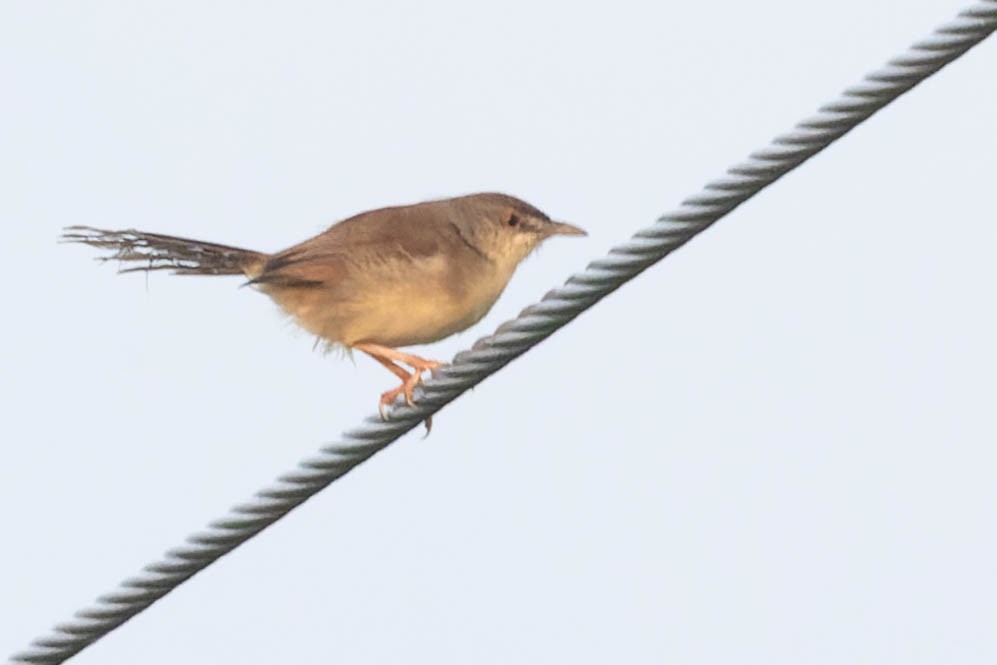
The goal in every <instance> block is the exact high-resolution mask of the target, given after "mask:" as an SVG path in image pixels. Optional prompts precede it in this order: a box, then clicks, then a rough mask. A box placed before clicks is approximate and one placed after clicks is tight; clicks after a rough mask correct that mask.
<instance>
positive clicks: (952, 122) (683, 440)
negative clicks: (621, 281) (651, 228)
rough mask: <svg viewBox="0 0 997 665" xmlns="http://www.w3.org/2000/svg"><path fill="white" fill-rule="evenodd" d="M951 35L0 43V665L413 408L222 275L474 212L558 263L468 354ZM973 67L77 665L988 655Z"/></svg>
mask: <svg viewBox="0 0 997 665" xmlns="http://www.w3.org/2000/svg"><path fill="white" fill-rule="evenodd" d="M966 4H967V3H966V2H965V0H953V1H949V0H917V1H914V0H911V1H908V2H891V1H887V0H839V1H838V2H833V3H829V2H790V1H789V0H761V1H760V2H752V3H742V2H733V1H727V2H710V3H695V2H670V3H662V2H656V3H652V2H625V1H624V2H615V3H612V4H609V3H604V4H603V5H602V6H601V7H598V6H593V5H589V6H586V5H584V4H582V3H569V2H551V3H537V2H515V1H514V2H501V3H489V4H488V5H487V6H484V5H479V4H477V3H467V2H449V3H448V2H436V1H434V0H429V1H425V2H420V3H390V2H374V3H332V2H327V3H312V2H294V1H292V2H284V3H262V2H253V3H248V2H238V3H237V2H196V3H195V2H169V3H165V2H164V3H138V2H124V1H119V2H112V1H108V2H74V3H70V2H37V1H29V0H25V1H20V0H5V1H4V2H3V4H2V8H0V82H2V84H0V85H2V92H0V96H2V98H3V101H2V110H0V181H2V183H3V184H2V190H0V220H2V225H3V226H2V228H3V242H2V243H0V254H2V255H0V283H2V284H3V285H4V287H5V288H4V305H5V315H4V326H3V333H2V334H3V340H4V343H3V344H2V345H0V372H2V376H3V381H2V382H0V409H2V417H0V428H2V429H0V436H2V441H3V443H2V450H3V464H0V523H2V525H3V531H2V535H0V540H2V542H3V545H2V546H0V564H2V565H0V657H2V656H5V655H8V654H11V653H13V652H15V651H18V650H21V649H22V648H24V647H26V646H27V644H28V642H29V641H30V640H31V639H32V638H34V637H36V636H37V635H39V634H41V633H43V632H45V631H47V630H49V629H50V627H51V626H52V625H53V624H55V623H56V622H58V621H62V620H64V619H67V618H69V616H70V615H71V614H72V612H73V611H75V610H76V609H78V608H79V607H81V606H83V605H86V604H89V603H90V602H92V601H93V600H94V598H96V597H97V596H98V595H100V594H101V593H104V592H106V591H109V590H110V589H112V588H113V587H114V586H115V585H116V584H117V583H118V582H119V581H120V580H122V579H123V578H125V577H127V576H129V575H131V574H133V573H134V572H136V571H137V570H138V569H139V568H140V567H141V566H142V565H144V564H145V563H147V562H148V561H150V560H152V559H155V558H157V557H159V555H160V554H161V553H162V552H163V551H164V550H166V549H168V548H170V547H172V546H174V545H176V544H179V542H180V541H181V540H182V539H183V538H184V537H185V536H186V535H187V534H188V533H190V532H192V531H194V530H197V529H200V528H201V527H202V526H203V525H204V524H206V523H207V522H208V521H210V520H211V519H214V518H215V517H218V516H220V515H221V514H223V513H224V511H225V510H226V509H227V508H228V507H229V506H231V505H233V504H235V503H238V502H241V501H243V500H244V499H246V498H248V497H249V496H250V495H251V494H252V493H253V492H254V491H255V490H257V489H258V488H259V487H261V486H263V485H265V484H267V483H269V482H270V481H271V480H272V479H273V478H275V477H276V476H277V475H279V474H280V473H282V472H284V471H285V470H287V469H289V468H291V467H292V466H293V465H294V464H295V463H296V462H297V461H298V460H299V459H301V458H303V457H305V456H308V455H310V454H312V453H313V452H314V451H315V450H316V449H317V448H318V447H319V446H320V445H322V444H323V443H325V442H329V441H333V440H335V439H336V438H337V437H338V435H339V433H340V432H342V431H343V430H345V429H349V428H352V427H354V426H356V425H357V424H359V423H360V421H361V420H362V419H363V418H364V417H366V416H367V415H369V414H371V413H372V412H374V410H375V409H376V403H377V396H378V395H379V394H380V392H381V391H382V390H385V389H386V388H389V387H392V386H393V385H394V378H393V377H392V376H390V375H389V374H388V373H387V372H385V371H384V370H383V369H382V368H381V367H379V366H378V365H377V364H376V363H374V362H372V361H370V360H369V359H367V358H365V357H360V356H359V354H358V357H357V358H356V361H355V363H351V362H350V361H349V360H347V359H343V358H340V357H338V356H336V355H329V356H323V355H321V354H320V353H317V352H314V351H313V350H312V339H311V338H309V336H308V335H306V334H304V333H301V332H298V331H296V330H295V329H294V327H293V325H292V324H291V323H290V322H289V321H287V320H285V319H284V318H283V317H282V316H281V315H280V314H279V313H278V312H277V310H276V308H275V307H274V306H273V305H272V304H271V303H270V302H269V301H268V300H267V299H266V298H265V297H263V296H262V295H260V294H258V293H254V292H253V291H252V290H250V289H239V288H237V287H238V285H239V283H240V281H239V280H238V279H233V278H179V277H170V276H167V275H164V274H156V275H152V276H150V277H148V279H146V278H145V277H143V276H141V275H127V276H117V275H115V270H114V266H113V265H99V264H97V263H95V262H94V261H93V260H92V258H93V256H94V255H95V252H94V251H92V250H90V249H89V248H85V247H78V246H66V245H59V244H57V243H56V238H57V236H58V234H59V232H60V229H61V228H62V227H63V226H65V225H69V224H89V225H95V226H102V227H108V228H128V227H136V228H141V229H147V230H152V231H158V232H163V233H170V234H177V235H187V236H193V237H196V238H202V239H205V240H211V241H219V242H224V243H228V244H235V245H241V246H246V247H249V248H252V249H259V250H266V251H270V250H277V249H281V248H283V247H286V246H288V245H291V244H293V243H295V242H297V241H299V240H302V239H304V238H306V237H308V236H310V235H312V234H314V233H315V232H317V231H319V230H321V229H323V228H324V227H325V226H327V225H328V224H330V223H332V222H334V221H336V220H339V219H342V218H344V217H346V216H349V215H351V214H354V213H356V212H359V211H362V210H365V209H368V208H372V207H378V206H383V205H389V204H399V203H410V202H415V201H419V200H423V199H427V198H434V197H440V196H449V195H455V194H462V193H467V192H472V191H479V190H499V191H504V192H508V193H510V194H514V195H516V196H519V197H522V198H524V199H526V200H528V201H529V202H531V203H533V204H534V205H536V206H538V207H540V208H541V209H543V210H545V211H547V212H548V213H549V214H550V215H551V216H553V217H556V218H559V219H564V220H568V221H570V222H572V223H575V224H578V225H580V226H582V227H584V228H586V229H588V231H589V233H590V235H589V236H588V237H587V238H584V239H556V240H553V241H551V242H550V243H549V244H548V245H547V246H545V247H544V248H543V250H542V251H540V252H539V253H538V254H537V255H535V256H533V257H531V258H530V259H529V260H528V261H527V262H526V263H525V264H524V265H523V267H522V269H521V270H520V271H519V272H518V273H517V275H516V276H515V278H514V279H513V281H512V283H511V285H510V286H509V288H508V289H507V291H506V293H505V295H504V296H503V297H502V299H501V300H500V301H499V302H498V304H497V305H496V306H495V307H494V309H493V310H492V312H491V313H490V314H489V316H488V317H487V318H486V319H485V320H484V321H482V322H481V323H480V324H478V325H477V326H476V327H474V328H473V329H472V330H470V331H468V332H466V333H464V334H461V335H458V336H456V337H454V338H451V339H448V340H446V341H444V342H441V343H439V344H436V345H434V346H431V347H421V348H419V349H417V352H419V353H422V354H424V355H428V356H430V357H437V358H441V359H448V358H450V357H452V356H453V354H454V353H456V352H457V351H459V350H461V349H463V348H466V347H467V346H469V345H470V344H471V343H473V341H474V340H475V339H477V338H478V337H480V336H482V335H485V334H488V333H490V332H491V331H492V330H493V329H494V328H495V327H496V326H497V325H498V324H499V323H501V322H502V321H504V320H506V319H508V318H511V317H512V316H514V315H515V314H516V313H517V312H518V311H519V310H520V309H521V308H522V307H524V306H526V305H528V304H530V303H531V302H533V301H534V300H536V299H537V298H539V297H540V296H542V294H543V293H544V292H546V291H547V290H548V289H550V288H551V287H553V286H555V285H557V284H560V283H561V282H562V281H563V280H564V278H565V277H567V276H568V275H569V274H570V273H572V272H575V271H578V270H580V269H581V268H583V267H584V265H585V264H586V263H587V262H588V261H589V260H592V259H594V258H597V257H599V256H601V255H603V254H604V253H605V252H606V251H607V250H608V249H609V248H610V247H611V246H612V245H614V244H616V243H619V242H621V241H623V240H625V239H626V238H627V237H628V236H629V235H630V234H631V233H633V232H634V231H636V230H637V229H639V228H641V227H643V226H646V225H648V224H650V223H651V222H652V221H653V220H654V219H655V217H656V216H657V215H658V214H660V213H662V212H664V211H665V210H668V209H670V208H672V207H674V206H675V205H676V204H677V203H678V202H679V201H680V200H681V199H682V198H683V197H684V196H687V195H689V194H692V193H694V192H696V191H697V190H698V189H699V187H700V186H701V185H702V184H703V183H705V182H706V181H707V180H709V179H711V178H713V177H716V176H719V175H721V174H722V172H723V170H724V169H725V168H726V167H727V166H729V165H730V164H732V163H734V162H736V161H739V160H741V159H742V158H743V157H745V156H746V155H747V153H748V152H750V151H751V150H753V149H756V148H759V147H761V146H763V145H764V144H765V143H766V142H767V141H768V140H769V139H770V138H771V137H772V136H774V135H775V134H776V133H778V132H781V131H784V130H788V129H789V128H790V127H791V126H792V124H793V123H795V122H796V121H797V120H799V119H801V118H802V117H805V116H807V115H809V114H811V113H812V112H813V111H814V110H815V109H816V108H817V106H819V105H820V104H821V103H823V102H825V101H827V100H829V99H831V98H832V97H833V96H834V95H836V94H837V93H838V92H839V91H840V90H841V89H843V88H844V87H846V86H848V85H850V84H852V83H854V82H857V81H858V79H859V78H860V77H861V76H862V75H863V74H864V73H866V72H867V71H869V70H870V69H873V68H875V67H878V66H879V65H880V64H882V62H884V61H885V60H886V59H887V58H889V57H890V56H892V55H894V54H896V53H898V52H900V51H901V50H902V49H904V48H906V47H907V45H908V44H910V43H911V42H913V41H915V40H917V39H920V38H922V37H924V36H926V35H927V34H928V33H929V32H930V30H931V29H933V28H934V27H935V26H936V25H937V24H939V23H940V22H942V21H946V20H949V19H950V18H951V17H953V16H954V15H955V13H956V12H957V11H958V10H959V9H960V8H961V7H963V6H965V5H966ZM995 81H997V40H995V39H994V38H991V39H990V40H989V41H988V42H986V43H984V44H983V45H982V46H980V47H979V48H977V49H976V50H974V51H972V52H970V53H969V54H967V55H966V56H965V57H963V58H962V59H960V60H959V61H957V62H956V63H954V64H953V65H951V66H950V67H948V68H947V69H945V70H943V71H942V72H941V73H940V74H938V75H937V76H936V77H934V78H933V79H931V80H930V81H929V82H927V83H926V84H924V85H922V86H921V87H919V88H917V89H916V90H914V91H913V92H912V93H910V94H908V95H906V96H905V97H904V98H902V99H901V100H899V101H898V102H896V103H894V104H892V105H891V106H890V107H889V108H887V109H886V110H885V111H884V112H882V113H880V114H879V115H877V116H876V117H875V118H873V119H872V120H871V121H869V122H867V123H866V124H865V125H863V126H862V127H861V128H859V129H858V130H857V131H855V132H853V133H852V134H850V135H849V136H847V137H846V138H845V139H843V140H842V141H840V142H839V143H837V144H836V145H834V146H833V147H832V148H831V149H829V150H828V151H827V152H826V153H824V154H821V155H820V156H818V157H817V158H815V159H814V160H812V161H811V162H810V163H808V164H806V165H804V166H803V167H802V168H800V169H798V170H797V171H795V172H794V173H793V174H792V175H790V176H789V177H787V178H785V179H784V180H782V181H780V182H779V183H777V184H776V185H775V186H773V187H771V188H770V189H769V190H767V191H766V192H764V193H763V194H762V195H760V196H758V197H757V198H756V199H755V200H753V201H751V202H750V203H749V204H747V205H745V206H744V207H743V208H742V209H739V210H737V211H736V212H735V213H733V214H732V215H730V217H728V218H727V219H724V220H723V221H722V222H720V223H719V224H718V225H717V226H716V227H714V228H713V229H711V230H710V231H708V232H706V233H705V234H703V235H702V236H701V237H699V238H696V239H695V240H694V241H693V242H692V243H691V244H690V245H689V246H687V247H686V248H684V249H682V250H681V251H679V252H678V253H676V254H675V255H673V256H671V257H669V258H668V260H666V261H665V262H663V263H662V264H661V265H658V266H655V267H654V268H652V269H651V270H649V271H647V272H646V273H645V274H643V275H642V276H641V277H640V278H638V279H637V280H636V281H635V282H634V283H632V284H630V285H628V286H627V287H625V288H623V289H622V290H620V291H618V292H617V293H615V294H613V296H612V297H610V298H608V299H607V300H605V301H604V302H602V303H600V304H599V305H598V306H596V307H595V308H594V309H593V310H592V311H590V312H588V313H586V314H585V315H583V316H582V317H581V318H579V319H578V320H576V321H575V322H573V323H572V324H570V325H569V326H568V327H567V328H565V329H564V330H563V331H561V332H559V333H558V334H557V335H555V336H554V337H553V338H551V339H550V340H549V341H547V342H545V343H544V344H542V345H541V346H540V347H538V348H536V349H535V350H534V351H533V352H531V353H529V354H527V355H526V356H525V357H523V358H521V359H520V360H518V361H516V362H515V363H513V364H512V365H510V366H509V367H507V368H506V369H504V370H503V371H501V372H499V374H497V375H496V376H495V377H493V378H491V379H489V380H488V381H486V382H485V383H484V384H482V385H481V386H480V387H478V388H477V389H476V390H474V391H473V392H472V393H469V394H468V395H466V396H464V397H463V398H461V399H459V400H458V401H457V402H456V403H454V404H452V405H451V406H449V407H448V408H446V409H445V410H444V411H443V412H441V413H440V414H439V415H438V416H437V417H436V421H435V427H434V431H433V434H432V436H430V437H429V438H428V439H426V440H420V438H419V437H420V436H421V434H410V435H408V436H407V437H405V438H404V439H402V440H400V441H398V442H397V443H395V444H394V445H392V446H391V447H389V448H388V449H387V450H385V451H384V452H382V453H380V454H378V455H377V456H376V457H374V458H373V459H372V460H371V461H370V462H368V463H366V464H364V465H363V466H361V467H359V468H358V469H357V470H355V471H354V472H353V473H351V474H349V475H348V476H347V477H346V478H344V479H343V480H342V481H340V482H337V483H335V484H334V485H332V486H331V487H330V488H328V489H327V490H325V491H324V492H322V493H321V494H319V495H318V496H317V497H316V498H314V499H313V500H311V501H310V502H308V503H307V504H306V505H305V506H303V507H302V508H300V509H299V510H297V511H295V512H294V513H292V514H291V515H289V516H288V517H286V518H285V519H283V520H281V521H280V522H279V523H278V524H277V525H276V526H274V527H273V528H271V529H269V530H268V531H266V532H264V533H263V534H261V535H260V536H258V537H256V538H254V539H253V540H251V541H250V542H249V543H247V544H246V545H245V546H243V547H242V548H240V549H238V550H237V551H236V552H234V553H233V554H231V555H229V556H227V557H225V558H224V559H222V560H221V561H219V562H218V563H216V564H215V565H213V566H211V567H210V568H209V569H207V570H206V571H205V572H203V573H202V574H200V575H198V576H197V577H196V578H194V579H193V580H191V581H189V582H188V583H186V584H184V585H183V586H182V587H181V588H180V589H178V590H177V591H176V592H174V593H172V594H171V595H169V596H168V597H166V598H165V599H164V600H162V601H161V602H159V603H157V604H156V605H154V606H153V607H152V608H151V609H149V610H148V611H146V612H144V613H143V614H142V615H140V616H139V617H138V618H136V619H135V620H133V621H131V622H130V623H128V624H126V625H125V626H123V627H122V628H120V629H119V630H117V631H115V632H114V633H113V634H111V635H110V636H109V637H108V638H106V639H104V640H102V641H100V642H99V643H97V644H96V645H94V646H92V647H90V648H88V649H87V650H85V651H84V652H83V653H81V654H80V655H79V656H78V657H76V658H75V659H74V660H73V663H79V664H80V665H85V664H90V663H92V664H95V665H96V664H98V663H100V664H102V665H107V664H111V665H116V664H118V663H121V664H125V663H144V664H146V665H157V664H166V663H169V664H174V663H261V664H262V663H267V664H272V663H285V662H286V663H300V664H312V663H314V664H319V663H322V664H326V663H351V664H354V665H364V664H382V663H399V664H402V663H426V664H430V663H432V664H433V665H439V664H447V663H454V664H457V663H460V664H466V663H478V664H485V663H503V664H505V663H559V664H560V663H618V662H619V663H649V664H650V663H683V664H698V663H702V664H711V665H713V664H717V663H759V664H762V663H764V664H765V665H774V664H787V665H789V664H794V665H795V664H798V663H818V664H823V663H827V664H831V663H834V664H840V663H876V664H878V665H881V664H882V663H905V664H920V663H939V664H941V663H960V664H962V665H967V664H973V663H980V664H983V663H987V664H990V663H993V662H994V660H995V659H997V631H995V630H994V626H995V625H997V573H995V567H994V562H995V561H997V529H995V528H994V524H995V517H997V483H995V480H994V479H995V477H997V418H995V410H997V409H995V397H997V378H995V377H997V350H995V345H994V340H995V339H997V316H995V308H994V302H995V295H994V291H995V285H997V263H995V261H994V251H995V244H997V223H995V220H997V206H995V196H994V194H995V189H997V185H995V181H997V133H995V130H994V119H995V118H997V85H995V84H994V82H995Z"/></svg>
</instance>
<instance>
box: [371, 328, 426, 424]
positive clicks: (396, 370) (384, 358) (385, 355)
mask: <svg viewBox="0 0 997 665" xmlns="http://www.w3.org/2000/svg"><path fill="white" fill-rule="evenodd" d="M353 348H354V349H359V350H360V351H363V352H364V353H366V354H367V355H368V356H370V357H371V358H373V359H374V360H376V361H377V362H379V363H381V364H382V365H384V367H386V368H387V369H388V371H389V372H391V373H392V374H394V375H395V376H397V377H398V378H399V379H401V380H402V384H401V385H400V386H398V387H397V388H394V389H393V390H388V391H387V392H385V393H382V394H381V401H380V405H379V407H378V410H379V411H380V412H381V418H384V419H387V416H386V414H385V407H387V406H388V405H389V404H391V403H392V402H394V401H395V399H396V398H397V397H398V396H399V395H404V396H405V403H406V404H408V405H409V406H415V403H414V402H413V401H412V394H413V393H414V392H415V388H416V386H418V385H419V384H420V383H422V373H423V372H425V371H426V370H430V371H432V370H434V369H436V368H437V367H442V366H443V363H440V362H437V361H435V360H426V359H425V358H420V357H419V356H416V355H412V354H411V353H404V352H402V351H397V350H395V349H392V348H389V347H387V346H381V345H380V344H371V343H369V342H361V343H360V344H354V345H353ZM396 363H402V364H405V365H408V366H409V367H411V368H412V370H413V371H412V373H411V374H409V373H408V372H406V371H405V370H404V369H402V368H401V367H399V366H398V365H397V364H396ZM430 427H432V419H427V420H426V429H429V428H430Z"/></svg>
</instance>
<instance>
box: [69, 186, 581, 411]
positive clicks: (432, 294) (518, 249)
mask: <svg viewBox="0 0 997 665" xmlns="http://www.w3.org/2000/svg"><path fill="white" fill-rule="evenodd" d="M584 235H586V232H585V231H584V230H582V229H581V228H579V227H577V226H574V225H572V224H568V223H566V222H560V221H554V220H552V219H551V218H550V217H548V216H547V215H546V214H545V213H543V212H541V211H540V210H539V209H538V208H536V207H534V206H533V205H531V204H529V203H527V202H526V201H523V200H522V199H518V198H515V197H513V196H509V195H508V194H501V193H497V192H481V193H476V194H468V195H465V196H457V197H453V198H445V199H436V200H430V201H423V202H421V203H415V204H410V205H400V206H391V207H385V208H378V209H376V210H370V211H367V212H362V213H359V214H357V215H354V216H352V217H349V218H347V219H344V220H342V221H340V222H337V223H335V224H333V225H332V226H330V227H329V228H328V229H326V230H325V231H323V232H322V233H319V234H318V235H316V236H314V237H312V238H309V239H308V240H305V241H304V242H301V243H298V244H296V245H293V246H292V247H289V248H287V249H285V250H282V251H279V252H275V253H272V254H268V253H265V252H259V251H254V250H249V249H242V248H239V247H233V246H230V245H222V244H217V243H213V242H203V241H200V240H192V239H189V238H181V237H176V236H170V235H162V234H159V233H149V232H146V231H137V230H135V229H127V230H121V231H111V230H106V229H98V228H94V227H90V226H69V227H66V228H65V229H64V231H63V235H62V240H63V241H64V242H70V243H82V244H85V245H90V246H92V247H96V248H99V249H101V250H106V251H109V252H110V255H107V256H102V257H99V260H103V261H118V262H120V266H119V271H118V272H120V273H128V272H152V271H158V270H166V271H169V272H171V273H172V274H178V275H243V276H244V277H246V278H247V279H248V281H247V282H245V285H248V286H251V287H253V288H255V289H257V290H259V291H261V292H262V293H264V294H266V295H267V296H269V297H270V298H271V299H272V300H273V301H274V303H276V304H277V306H278V307H280V309H282V310H283V311H284V312H285V313H286V314H288V315H289V316H290V317H291V318H292V319H293V320H294V321H295V322H296V323H297V324H298V325H299V326H301V327H302V328H304V329H305V330H306V331H308V332H309V333H311V334H313V335H315V336H316V338H317V339H316V341H317V342H318V341H322V342H324V343H325V345H326V347H327V348H336V347H340V348H345V349H347V350H348V351H352V350H357V351H361V352H363V353H364V354H366V355H368V356H370V357H371V358H373V359H374V360H376V361H377V362H378V363H380V364H381V365H383V366H384V367H385V368H386V369H387V370H388V371H390V372H391V373H392V374H394V375H395V376H396V377H397V378H398V379H399V380H400V381H401V383H400V385H398V386H397V387H395V388H392V389H390V390H387V391H385V392H384V393H382V394H381V396H380V399H379V402H378V410H379V412H380V414H381V417H382V418H383V419H387V417H388V416H387V410H386V409H387V407H388V406H389V405H391V404H393V403H394V402H395V401H396V400H397V398H398V397H399V396H402V397H404V400H405V402H406V403H407V404H408V405H410V406H413V405H414V391H415V389H416V387H417V386H418V385H419V384H420V383H421V382H422V380H423V374H424V373H425V372H427V371H430V372H432V371H434V370H436V369H438V368H440V367H441V366H443V365H444V363H441V362H438V361H435V360H429V359H426V358H422V357H420V356H417V355H415V354H412V353H408V352H405V351H402V350H400V349H399V347H404V346H411V345H416V344H428V343H431V342H436V341H439V340H441V339H444V338H446V337H449V336H450V335H453V334H455V333H457V332H461V331H463V330H466V329H467V328H469V327H471V326H472V325H474V324H475V323H477V322H478V321H480V320H481V318H482V317H484V316H485V314H487V313H488V311H489V310H490V309H491V308H492V305H494V304H495V302H496V300H498V298H499V296H500V295H501V294H502V292H503V290H504V289H505V287H506V285H507V284H508V283H509V280H510V279H511V278H512V276H513V274H514V272H515V271H516V268H517V267H518V266H519V265H520V263H521V262H522V261H523V260H524V259H525V258H526V257H527V256H529V255H530V254H531V253H532V252H533V251H534V250H535V249H536V248H537V247H539V246H540V245H541V243H543V242H544V241H545V240H547V239H549V238H551V237H553V236H584ZM406 367H407V368H408V369H406ZM431 425H432V421H431V420H427V421H426V427H427V430H428V429H429V428H430V427H431Z"/></svg>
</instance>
